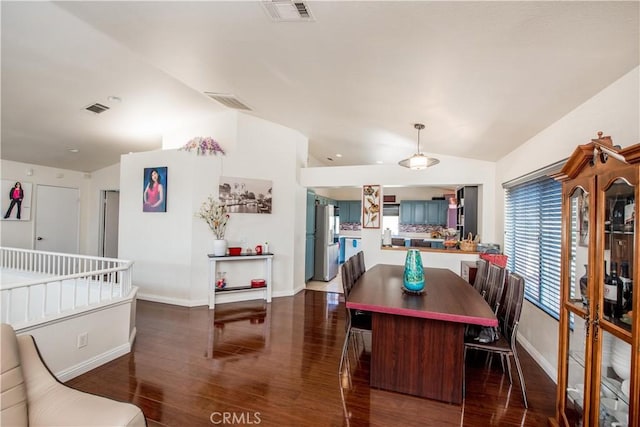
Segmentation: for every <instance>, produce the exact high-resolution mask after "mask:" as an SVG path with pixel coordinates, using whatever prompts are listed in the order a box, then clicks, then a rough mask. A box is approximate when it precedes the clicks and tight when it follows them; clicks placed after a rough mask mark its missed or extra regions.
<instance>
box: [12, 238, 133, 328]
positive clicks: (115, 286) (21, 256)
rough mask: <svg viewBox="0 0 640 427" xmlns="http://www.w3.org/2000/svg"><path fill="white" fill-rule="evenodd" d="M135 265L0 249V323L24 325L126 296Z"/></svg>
mask: <svg viewBox="0 0 640 427" xmlns="http://www.w3.org/2000/svg"><path fill="white" fill-rule="evenodd" d="M132 266H133V262H131V261H126V260H119V259H114V258H100V257H93V256H86V255H74V254H63V253H55V252H42V251H33V250H28V249H16V248H0V270H1V274H2V278H1V281H0V293H1V298H0V310H1V312H2V314H1V316H2V321H3V322H6V323H11V324H13V325H14V326H15V324H16V323H17V324H24V323H29V324H31V323H37V322H39V321H45V320H47V319H48V318H51V317H60V316H61V315H65V314H67V313H69V314H70V313H72V312H74V311H77V310H80V309H83V308H91V307H94V306H99V305H103V304H105V303H107V302H110V301H114V300H116V299H118V298H124V297H126V296H128V295H129V293H130V292H131V289H132V285H131V270H132Z"/></svg>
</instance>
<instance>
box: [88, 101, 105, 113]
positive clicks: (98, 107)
mask: <svg viewBox="0 0 640 427" xmlns="http://www.w3.org/2000/svg"><path fill="white" fill-rule="evenodd" d="M84 109H85V110H87V111H91V112H92V113H95V114H100V113H104V112H105V111H107V110H108V109H109V107H107V106H106V105H102V104H98V103H97V102H96V103H95V104H92V105H89V106H88V107H84Z"/></svg>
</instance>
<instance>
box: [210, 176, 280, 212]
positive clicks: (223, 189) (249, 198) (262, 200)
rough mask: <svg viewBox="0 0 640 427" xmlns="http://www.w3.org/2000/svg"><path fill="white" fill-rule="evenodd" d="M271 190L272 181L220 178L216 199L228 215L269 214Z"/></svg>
mask: <svg viewBox="0 0 640 427" xmlns="http://www.w3.org/2000/svg"><path fill="white" fill-rule="evenodd" d="M272 189H273V181H269V180H266V179H252V178H237V177H228V176H221V177H220V183H219V185H218V197H219V199H220V202H222V203H224V204H225V205H226V206H227V212H229V213H234V214H236V213H252V214H270V213H271V210H272V207H273V199H272Z"/></svg>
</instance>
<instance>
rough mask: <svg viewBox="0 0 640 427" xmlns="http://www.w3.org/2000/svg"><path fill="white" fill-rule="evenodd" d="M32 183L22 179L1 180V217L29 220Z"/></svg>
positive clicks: (12, 219) (13, 219)
mask: <svg viewBox="0 0 640 427" xmlns="http://www.w3.org/2000/svg"><path fill="white" fill-rule="evenodd" d="M32 190H33V184H31V183H30V182H24V181H17V180H16V181H13V180H9V179H3V180H2V187H1V189H0V196H1V199H0V200H2V202H1V203H0V210H1V211H2V219H4V220H11V221H29V220H30V219H31V194H32Z"/></svg>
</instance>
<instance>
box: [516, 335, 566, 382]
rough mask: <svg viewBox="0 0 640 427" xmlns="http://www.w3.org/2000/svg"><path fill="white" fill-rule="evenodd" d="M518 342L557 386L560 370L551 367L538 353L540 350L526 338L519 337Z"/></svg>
mask: <svg viewBox="0 0 640 427" xmlns="http://www.w3.org/2000/svg"><path fill="white" fill-rule="evenodd" d="M518 342H519V343H520V345H521V346H522V347H524V349H525V350H527V353H529V354H530V355H531V357H533V360H535V361H536V363H537V364H538V365H540V367H541V368H542V370H543V371H544V372H545V373H546V374H547V375H548V376H549V378H551V380H552V381H553V382H554V383H555V384H557V383H558V369H557V367H556V366H553V365H551V364H550V363H549V362H548V361H547V359H545V358H544V357H543V356H542V354H540V352H538V350H536V348H535V347H534V346H533V345H531V343H530V342H529V341H527V340H526V338H524V337H523V336H522V335H518Z"/></svg>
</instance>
